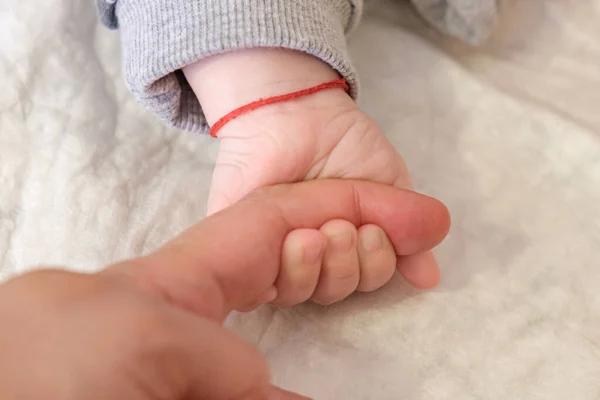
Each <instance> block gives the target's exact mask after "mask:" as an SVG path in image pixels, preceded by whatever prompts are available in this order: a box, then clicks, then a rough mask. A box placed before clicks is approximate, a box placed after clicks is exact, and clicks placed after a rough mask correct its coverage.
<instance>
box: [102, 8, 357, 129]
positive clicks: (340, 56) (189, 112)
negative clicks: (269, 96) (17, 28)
mask: <svg viewBox="0 0 600 400" xmlns="http://www.w3.org/2000/svg"><path fill="white" fill-rule="evenodd" d="M362 3H363V1H362V0H96V4H97V7H98V10H99V12H100V18H101V20H102V22H103V23H104V24H105V25H107V26H108V27H110V28H114V29H116V28H119V30H120V32H121V41H122V48H123V63H124V74H125V81H126V84H127V86H128V87H129V89H130V90H131V92H132V93H133V94H134V95H135V96H136V98H137V99H138V100H139V101H140V102H141V103H143V104H145V105H146V106H147V107H149V108H150V109H151V110H152V111H153V112H154V113H155V114H156V115H157V116H158V117H159V118H160V119H162V120H163V121H165V122H166V123H167V124H169V125H171V126H174V127H176V128H180V129H185V130H190V131H196V132H206V131H207V129H208V127H207V124H206V120H205V118H204V115H203V113H202V107H201V105H200V104H199V103H198V100H197V99H196V96H195V95H194V93H193V92H192V89H191V88H190V86H189V84H188V83H187V82H186V80H185V78H184V76H183V74H182V73H181V71H180V70H181V68H183V67H184V66H186V65H188V64H191V63H193V62H195V61H197V60H199V59H201V58H204V57H208V56H211V55H214V54H219V53H223V52H227V51H231V50H236V49H243V48H252V47H283V48H287V49H292V50H298V51H302V52H306V53H309V54H312V55H314V56H315V57H319V58H320V59H322V60H323V61H325V62H326V63H328V64H329V65H331V66H332V67H333V68H335V69H336V70H337V71H338V72H339V73H340V74H341V75H342V76H343V77H344V78H346V80H347V81H348V83H349V85H350V87H351V91H350V92H351V95H352V96H354V97H356V95H357V94H358V80H357V76H356V71H355V69H354V67H353V65H352V62H351V61H350V58H349V56H348V53H347V49H346V40H345V34H346V33H348V32H350V31H351V30H352V29H353V28H354V27H355V26H356V25H357V24H358V21H359V19H360V16H361V12H362Z"/></svg>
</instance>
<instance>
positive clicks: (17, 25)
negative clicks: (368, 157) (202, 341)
mask: <svg viewBox="0 0 600 400" xmlns="http://www.w3.org/2000/svg"><path fill="white" fill-rule="evenodd" d="M598 21H600V1H599V0H587V1H582V0H527V1H520V2H517V1H506V2H504V4H503V8H502V10H501V14H500V16H499V24H498V28H497V30H496V31H495V32H494V34H493V35H492V36H491V38H490V39H489V40H488V41H487V43H486V44H485V45H483V46H481V47H479V48H472V47H469V46H467V45H465V44H462V43H460V42H457V41H455V40H453V39H450V38H448V37H445V36H443V35H442V34H440V33H438V32H437V31H435V30H433V29H432V28H430V27H429V26H428V25H427V24H426V23H425V22H424V21H423V20H422V19H421V17H420V16H419V15H418V14H416V13H415V12H414V11H413V9H412V7H411V6H410V4H408V3H406V2H396V1H383V2H374V4H371V6H370V7H369V11H368V13H367V16H366V18H365V21H364V22H363V24H362V25H361V27H360V28H359V30H358V31H357V32H356V33H355V34H354V35H353V36H352V38H351V53H352V55H353V57H354V59H355V61H356V64H357V65H358V68H359V70H360V72H361V74H362V78H363V86H364V95H363V97H362V98H361V107H362V108H363V109H364V110H365V111H366V112H368V113H369V114H370V115H372V116H373V117H374V118H375V119H376V120H377V121H378V122H379V123H380V124H381V126H382V127H383V129H384V131H385V132H386V133H387V134H388V135H389V138H390V140H391V141H392V142H393V143H394V145H395V146H396V147H397V149H398V151H400V152H401V153H402V154H403V155H404V156H405V158H406V160H407V162H408V164H409V166H410V168H411V170H412V171H413V174H414V181H415V183H416V185H417V187H418V189H419V190H421V191H423V192H425V193H428V194H431V195H434V196H437V197H439V198H440V199H442V200H443V201H444V202H445V203H446V204H447V205H448V206H449V208H450V210H451V212H452V214H453V228H452V231H451V233H450V236H449V238H448V240H447V241H446V242H445V243H444V244H443V245H442V246H441V247H440V248H439V251H438V253H437V254H438V258H439V261H440V263H441V265H442V267H443V279H442V284H441V285H440V287H439V288H437V289H436V290H433V291H429V292H418V291H414V290H411V289H410V288H408V287H407V285H405V284H404V283H403V282H402V281H401V280H400V279H397V280H394V281H393V282H391V283H390V284H389V285H388V286H386V287H385V288H384V289H383V290H381V291H378V292H376V293H373V294H368V295H358V296H354V297H352V298H350V299H348V300H347V301H345V302H343V303H341V304H338V305H335V306H332V307H328V308H322V307H316V306H311V305H303V306H301V307H297V308H294V309H291V310H283V311H282V310H276V309H273V308H269V307H263V308H261V309H259V310H257V311H256V312H253V313H250V314H236V315H233V316H232V317H231V318H230V319H229V320H228V324H229V326H230V327H231V329H234V330H236V331H237V332H239V333H240V334H241V335H243V336H244V337H245V338H246V339H247V340H249V341H251V342H252V343H255V344H256V345H257V346H259V347H260V349H261V350H262V351H263V352H264V354H265V355H266V356H267V357H268V359H269V361H270V363H271V366H272V369H273V375H274V380H275V381H276V383H278V384H280V385H282V386H284V387H286V388H288V389H291V390H297V391H299V392H302V393H305V394H307V395H310V396H312V397H314V398H315V399H384V400H385V399H390V400H392V399H404V400H446V399H447V400H456V399H461V400H469V399H539V400H549V399H550V400H552V399H556V400H562V399H565V398H568V399H577V400H588V399H589V400H597V399H599V398H600V294H599V288H600V256H599V250H600V113H599V112H598V110H600V24H599V23H598ZM373 43H378V44H381V43H385V44H386V45H385V46H373ZM0 76H1V78H2V79H1V82H2V83H1V87H2V90H1V91H0V277H2V278H6V277H8V276H10V275H12V274H16V273H20V272H23V271H26V270H28V269H30V268H36V267H37V266H39V265H59V266H65V268H72V269H76V270H80V271H94V270H96V269H98V268H101V267H102V266H103V265H106V264H108V263H110V262H112V261H115V260H117V259H121V258H125V257H131V256H135V255H138V254H142V253H144V252H148V251H150V250H152V249H155V248H156V247H157V246H159V245H160V244H161V243H163V242H164V241H166V240H168V239H169V238H170V237H172V236H174V235H175V234H177V233H178V232H179V231H181V230H182V229H183V228H185V227H187V226H189V225H191V224H193V223H194V222H196V221H198V220H200V219H201V218H202V217H203V215H204V207H205V201H206V195H207V188H208V182H209V179H210V174H211V169H212V165H213V161H214V154H215V150H216V143H215V142H213V141H211V140H209V139H208V138H204V137H198V136H194V135H190V134H186V133H183V132H177V131H173V130H169V129H167V128H165V127H164V126H163V125H162V124H161V123H160V122H158V121H157V120H156V119H155V118H154V117H153V116H151V115H149V114H148V113H147V112H146V111H145V110H144V109H143V108H142V107H141V106H139V105H137V104H136V103H135V101H134V100H133V98H132V96H131V95H130V94H129V93H128V92H127V90H126V89H125V87H124V84H123V81H122V77H121V72H120V60H119V39H118V35H117V34H116V33H114V32H110V31H108V30H106V29H103V28H102V27H100V26H99V25H98V23H97V21H96V16H95V11H94V8H93V2H92V1H82V0H52V1H43V2H42V1H18V0H4V1H2V2H1V3H0ZM15 307H18V304H15Z"/></svg>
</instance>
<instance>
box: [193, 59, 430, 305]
mask: <svg viewBox="0 0 600 400" xmlns="http://www.w3.org/2000/svg"><path fill="white" fill-rule="evenodd" d="M184 72H185V73H186V76H187V78H188V81H189V82H190V84H191V86H192V88H193V89H194V91H195V92H196V94H197V96H198V98H199V100H200V102H201V104H202V105H203V109H204V112H205V115H206V117H207V120H208V122H209V124H214V122H215V121H216V120H217V119H219V118H220V117H222V116H224V115H225V114H227V113H228V112H230V111H231V110H233V109H235V108H237V107H240V106H242V105H245V104H248V103H250V102H252V101H254V100H257V99H259V98H265V97H270V96H274V95H280V94H286V93H290V92H294V91H297V90H301V89H305V88H308V87H312V86H315V85H317V84H320V83H323V82H327V81H331V80H333V79H337V78H339V76H338V75H337V72H335V71H334V70H333V69H331V68H330V67H329V66H328V65H326V64H324V63H323V62H321V61H320V60H318V59H316V58H314V57H312V56H309V55H305V54H301V53H296V52H291V51H286V50H280V49H277V50H268V49H255V50H244V51H240V52H234V53H227V54H224V55H221V56H216V57H211V58H209V59H207V60H203V61H200V62H199V63H196V64H194V65H191V66H189V67H187V69H186V70H184ZM219 137H220V139H221V145H220V150H219V155H218V158H217V163H216V166H215V171H214V175H213V182H212V186H211V191H210V196H209V204H208V211H209V214H210V213H214V212H216V211H218V210H220V209H223V208H225V207H228V206H230V205H232V204H234V203H236V202H237V201H239V200H240V199H241V198H243V197H244V196H245V195H246V194H247V193H249V192H251V191H252V190H254V189H256V188H259V187H263V186H268V185H273V184H279V183H289V182H298V181H303V180H312V179H321V178H342V179H361V180H368V181H373V182H378V183H384V184H388V185H393V186H395V187H398V188H408V189H410V188H411V187H412V186H411V182H410V178H409V174H408V170H407V168H406V165H405V163H404V161H403V160H402V158H401V157H400V156H399V154H398V153H397V152H396V150H395V149H394V147H393V146H392V145H391V143H390V142H389V141H388V140H387V138H386V137H385V136H384V135H383V133H382V132H381V130H380V129H379V127H378V126H377V125H376V124H375V123H374V121H373V120H371V119H370V118H369V117H368V116H367V115H365V114H364V113H362V112H361V111H360V110H359V109H358V107H357V105H356V103H355V102H354V101H353V100H352V99H351V98H350V97H349V96H348V94H347V93H345V92H344V91H343V90H341V89H331V90H327V91H322V92H319V93H316V94H313V95H310V96H307V97H303V98H300V99H297V100H294V101H290V102H285V103H279V104H275V105H271V106H267V107H264V108H261V109H258V110H255V111H252V112H250V113H248V114H245V115H242V116H240V117H239V118H237V119H235V120H232V121H230V122H229V123H228V124H227V125H225V126H224V127H223V129H221V130H220V131H219ZM396 269H398V270H399V272H400V273H401V274H402V276H403V277H404V278H405V279H406V280H407V281H408V282H410V283H411V284H413V285H414V286H416V287H420V288H430V287H433V286H435V285H436V284H437V282H438V280H439V270H438V266H437V263H436V261H435V258H434V257H433V255H432V253H431V252H425V253H406V254H405V253H401V252H398V249H394V247H393V246H392V245H391V243H390V240H389V239H388V237H387V235H386V233H385V232H384V231H383V230H382V229H381V228H380V227H378V226H376V225H372V224H365V225H362V226H359V227H358V229H357V228H356V227H355V226H354V225H353V224H350V223H349V222H347V221H344V220H341V219H333V220H331V221H329V222H327V223H325V224H324V225H323V226H322V227H321V228H320V229H301V230H296V231H294V232H292V233H290V235H289V236H288V237H287V239H286V241H285V243H284V247H283V254H282V270H281V272H280V275H279V279H278V283H277V289H278V297H277V299H276V300H275V304H277V305H280V306H290V305H294V304H298V303H300V302H303V301H305V300H308V299H311V300H313V301H314V302H316V303H319V304H330V303H333V302H336V301H339V300H341V299H343V298H345V297H347V296H348V295H350V294H351V293H352V292H354V291H355V290H359V291H373V290H376V289H378V288H379V287H381V286H383V285H384V284H385V283H387V282H388V281H389V280H390V278H391V277H392V275H393V274H394V271H395V270H396Z"/></svg>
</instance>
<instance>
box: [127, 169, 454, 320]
mask: <svg viewBox="0 0 600 400" xmlns="http://www.w3.org/2000/svg"><path fill="white" fill-rule="evenodd" d="M332 219H344V220H347V221H350V222H352V223H354V224H355V225H356V226H361V225H364V224H376V225H379V226H380V227H381V228H382V229H383V230H385V232H387V234H388V236H389V238H390V240H391V242H392V244H393V245H394V248H395V250H396V253H397V254H398V255H399V256H405V255H412V254H416V253H420V252H423V251H426V250H429V249H431V248H433V247H434V246H436V245H437V244H438V243H439V242H441V240H442V239H443V238H444V237H445V236H446V234H447V232H448V229H449V224H450V218H449V214H448V210H447V209H446V207H445V206H444V205H443V204H442V203H440V202H439V201H438V200H435V199H433V198H430V197H427V196H424V195H421V194H418V193H415V192H412V191H408V190H402V189H398V188H394V187H391V186H387V185H382V184H376V183H371V182H365V181H353V180H316V181H310V182H301V183H296V184H288V185H278V186H273V187H269V188H263V189H259V190H258V191H255V192H253V193H252V194H251V195H249V196H247V197H246V198H244V199H243V200H242V201H240V202H238V203H236V204H235V205H233V206H231V207H229V208H227V209H225V210H223V211H221V212H219V213H217V214H215V215H213V216H211V217H208V218H206V219H204V220H203V221H201V222H200V223H198V224H196V225H194V226H193V227H191V228H190V229H188V230H187V231H185V232H183V233H182V234H181V235H180V236H178V237H177V238H176V239H174V240H173V241H171V242H170V243H168V244H167V245H166V246H164V247H163V248H162V249H160V250H159V251H157V252H156V253H154V254H152V255H150V256H148V257H146V258H144V259H142V260H140V263H138V264H139V265H140V268H138V270H137V271H135V272H134V274H135V275H136V276H137V277H138V279H141V280H142V281H144V282H146V283H147V284H148V285H150V286H151V287H153V288H154V289H155V290H158V291H159V292H160V293H161V294H162V295H163V296H165V297H167V298H169V299H171V300H172V301H173V302H174V303H176V304H178V305H179V306H182V307H185V308H187V309H190V310H192V311H193V312H196V313H198V314H201V315H204V316H208V317H211V318H214V319H217V320H219V321H221V320H222V319H223V318H224V317H225V316H226V315H227V314H228V313H229V312H230V311H232V310H234V309H247V306H248V305H249V304H250V305H257V304H258V303H260V302H261V301H262V300H264V299H267V298H268V297H269V293H272V291H273V290H274V283H275V281H276V279H277V275H278V273H279V266H280V260H281V247H282V244H283V241H284V239H285V237H286V235H287V234H288V233H289V232H291V231H292V230H294V229H298V228H319V227H320V226H321V225H323V224H324V223H325V222H327V221H329V220H332ZM265 301H268V300H265Z"/></svg>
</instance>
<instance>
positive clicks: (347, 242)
mask: <svg viewBox="0 0 600 400" xmlns="http://www.w3.org/2000/svg"><path fill="white" fill-rule="evenodd" d="M329 241H330V242H331V245H332V246H333V248H334V249H335V250H336V251H340V252H342V251H344V252H345V251H349V250H350V249H352V246H354V236H353V235H352V233H351V232H344V233H339V234H337V235H334V236H331V238H330V239H329Z"/></svg>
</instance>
